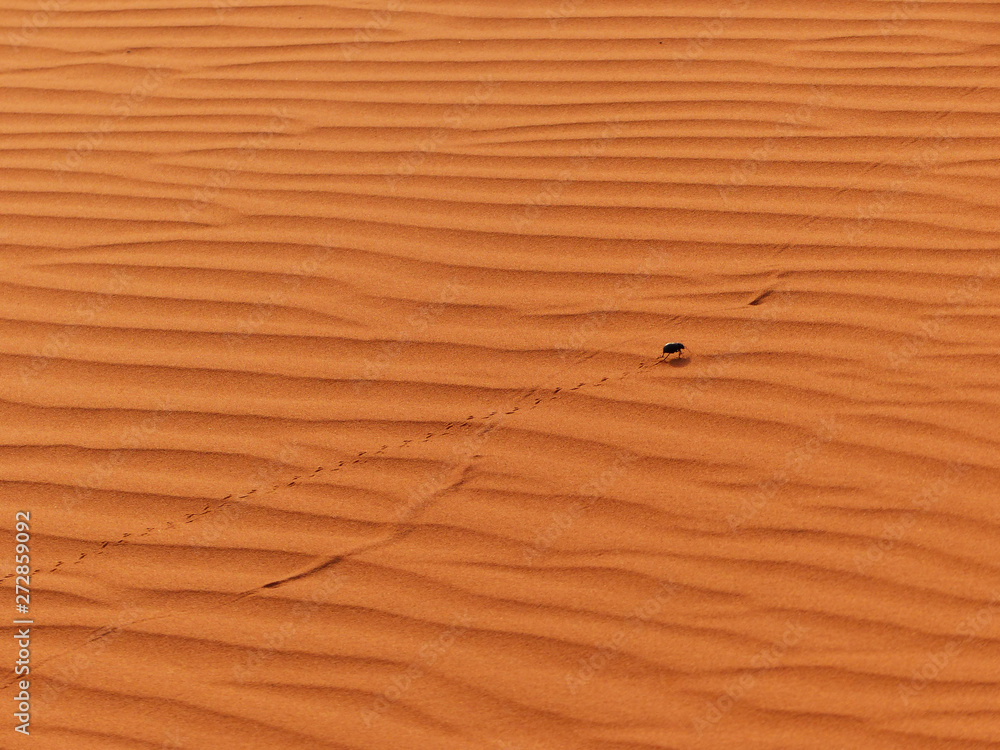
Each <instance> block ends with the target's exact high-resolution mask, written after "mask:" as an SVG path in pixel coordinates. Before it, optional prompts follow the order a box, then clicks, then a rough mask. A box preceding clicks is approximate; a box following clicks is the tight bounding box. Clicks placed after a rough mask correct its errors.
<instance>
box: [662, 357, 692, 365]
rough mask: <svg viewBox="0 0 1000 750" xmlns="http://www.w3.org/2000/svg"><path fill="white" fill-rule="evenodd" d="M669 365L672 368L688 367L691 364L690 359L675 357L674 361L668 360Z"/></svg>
mask: <svg viewBox="0 0 1000 750" xmlns="http://www.w3.org/2000/svg"><path fill="white" fill-rule="evenodd" d="M666 362H667V364H668V365H670V366H671V367H687V366H688V365H689V364H691V358H690V357H675V358H674V359H668V360H667V361H666Z"/></svg>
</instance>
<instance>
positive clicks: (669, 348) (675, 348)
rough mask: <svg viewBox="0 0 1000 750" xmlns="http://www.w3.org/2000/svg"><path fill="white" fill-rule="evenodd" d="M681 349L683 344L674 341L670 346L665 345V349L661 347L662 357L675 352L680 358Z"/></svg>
mask: <svg viewBox="0 0 1000 750" xmlns="http://www.w3.org/2000/svg"><path fill="white" fill-rule="evenodd" d="M683 348H684V344H679V343H677V342H676V341H675V342H674V343H672V344H667V345H666V346H665V347H663V356H666V355H668V354H673V353H674V352H677V356H678V357H680V356H681V350H682V349H683Z"/></svg>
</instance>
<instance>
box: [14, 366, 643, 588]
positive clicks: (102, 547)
mask: <svg viewBox="0 0 1000 750" xmlns="http://www.w3.org/2000/svg"><path fill="white" fill-rule="evenodd" d="M648 364H649V363H647V362H642V363H640V364H639V365H638V367H635V368H630V369H627V370H625V371H623V372H622V373H620V374H619V375H618V376H617V377H615V379H614V380H615V382H621V381H622V380H625V379H627V378H629V377H631V376H633V375H635V374H637V373H639V372H642V371H643V370H644V369H645V368H646V367H647V365H648ZM654 364H655V363H654ZM610 380H611V378H610V377H609V376H607V375H606V376H604V377H602V378H601V379H600V380H595V381H590V382H588V381H583V382H580V383H578V384H577V385H575V386H573V387H571V388H564V387H563V386H557V387H555V388H551V389H549V388H533V389H531V390H529V391H528V392H527V393H525V394H523V395H521V396H520V397H518V398H517V399H516V400H515V401H514V405H513V408H511V409H509V410H507V411H504V412H501V411H499V410H497V409H493V410H492V411H489V412H487V413H486V414H484V415H482V416H476V415H475V414H470V415H469V416H468V417H467V418H466V419H465V420H463V421H461V422H457V421H452V422H449V423H448V424H447V425H446V426H445V428H444V429H442V430H439V431H437V432H435V431H430V432H427V433H426V434H425V435H424V437H423V439H422V440H420V442H421V444H423V443H427V442H430V441H431V440H433V439H436V438H440V437H444V436H447V435H449V434H452V435H454V434H457V432H450V431H451V430H452V429H453V428H454V427H455V426H461V427H472V426H474V425H476V424H479V423H483V422H488V421H490V420H491V419H493V418H494V417H496V416H498V415H500V414H501V413H502V414H503V415H504V416H510V415H513V414H516V413H518V412H520V411H522V407H521V406H520V405H518V404H519V403H520V402H522V401H528V400H531V399H532V398H533V399H534V400H533V401H532V402H531V403H530V404H527V405H526V406H525V408H524V411H525V412H527V411H531V410H532V409H535V408H537V407H538V406H540V405H541V404H542V403H547V402H551V401H553V400H555V399H557V398H560V397H561V395H562V396H565V394H566V393H570V392H575V391H578V390H580V389H581V388H597V387H601V386H603V385H604V384H606V383H607V382H609V381H610ZM541 394H544V395H541ZM412 444H413V438H405V439H403V440H401V441H400V442H398V443H396V444H395V445H390V444H389V443H382V445H381V446H380V447H379V448H378V449H377V450H373V451H368V450H363V451H360V452H358V453H356V454H354V456H353V458H345V459H343V460H341V461H339V462H338V463H337V464H336V465H335V466H331V467H329V468H325V467H322V466H319V467H317V468H316V469H315V470H314V471H313V472H312V473H311V474H309V476H308V477H307V478H308V479H313V478H315V477H318V476H320V475H323V474H334V473H336V472H338V471H340V470H341V469H343V468H344V467H345V466H354V465H357V464H365V463H368V462H369V461H370V460H372V459H374V458H376V457H378V456H384V455H385V454H386V453H387V452H388V451H390V450H404V449H406V448H409V447H410V446H411V445H412ZM301 479H302V475H301V474H298V475H293V476H292V477H291V478H290V479H289V480H287V481H279V482H274V483H272V484H268V485H267V486H266V487H264V488H260V487H253V488H251V489H249V490H248V491H246V492H244V493H242V494H239V495H235V499H236V500H245V499H248V498H250V497H252V496H253V495H256V494H259V496H260V497H266V496H268V495H270V494H272V493H274V492H277V491H278V490H280V489H283V488H286V487H295V486H298V485H299V480H301ZM234 502H235V500H234V493H230V494H228V495H226V496H225V497H222V498H219V499H217V500H215V501H213V502H209V503H206V505H205V507H204V508H202V509H201V510H200V511H197V512H192V513H187V514H185V515H184V516H183V520H182V521H181V525H187V524H192V523H195V522H197V521H198V520H199V519H201V518H203V517H205V516H210V515H214V514H215V513H218V512H219V511H220V510H222V509H223V508H226V507H228V506H229V505H232V504H233V503H234ZM175 528H178V527H177V525H176V524H175V523H174V521H168V522H167V523H166V524H165V525H164V526H162V527H153V526H148V527H146V528H145V530H144V531H142V532H141V533H138V534H133V532H126V533H124V534H122V535H121V536H120V537H119V538H118V539H117V540H115V541H114V542H112V541H110V540H106V541H102V542H100V543H99V544H97V545H95V546H93V547H92V548H90V549H88V550H85V551H84V552H83V553H81V554H80V556H79V557H77V558H76V559H75V560H71V561H70V562H69V563H66V562H65V561H64V560H59V561H57V562H56V563H55V564H54V565H53V566H52V567H51V568H49V569H48V570H45V569H44V568H42V567H39V568H35V569H34V570H32V571H31V575H34V574H37V573H41V572H48V573H55V572H57V571H58V570H59V569H60V568H62V567H63V566H64V565H70V566H74V565H78V564H79V563H81V562H82V561H83V560H85V559H87V557H88V556H98V555H103V554H104V553H105V552H106V551H107V550H109V549H112V548H114V547H118V546H121V545H123V544H125V542H126V540H127V539H128V538H130V537H132V536H135V538H137V539H138V538H142V537H147V536H151V535H154V534H157V533H161V532H164V531H172V530H174V529H175ZM13 577H14V574H13V573H12V574H9V575H5V576H3V577H0V582H2V581H6V580H8V579H10V578H13Z"/></svg>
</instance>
